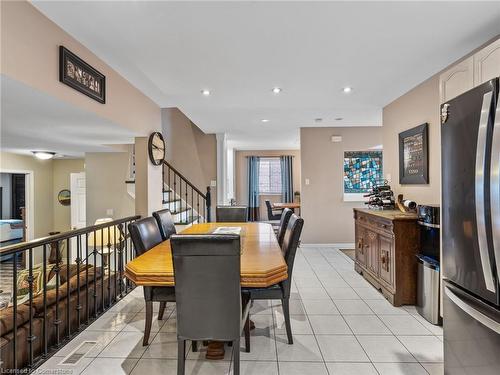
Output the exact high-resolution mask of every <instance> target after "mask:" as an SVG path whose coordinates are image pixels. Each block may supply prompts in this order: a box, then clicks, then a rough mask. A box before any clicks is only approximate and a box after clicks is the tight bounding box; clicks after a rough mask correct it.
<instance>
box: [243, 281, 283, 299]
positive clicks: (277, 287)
mask: <svg viewBox="0 0 500 375" xmlns="http://www.w3.org/2000/svg"><path fill="white" fill-rule="evenodd" d="M241 293H242V294H243V295H247V296H248V295H249V296H250V299H251V300H255V299H282V298H283V295H284V294H283V288H282V286H281V284H274V285H271V286H269V287H267V288H242V289H241Z"/></svg>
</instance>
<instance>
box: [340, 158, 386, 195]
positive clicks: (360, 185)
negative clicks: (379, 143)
mask: <svg viewBox="0 0 500 375" xmlns="http://www.w3.org/2000/svg"><path fill="white" fill-rule="evenodd" d="M382 183H383V174H382V151H345V152H344V200H347V201H350V200H354V201H361V200H364V199H363V197H362V196H363V194H366V193H368V192H370V191H371V189H372V188H373V187H374V186H376V185H380V184H382Z"/></svg>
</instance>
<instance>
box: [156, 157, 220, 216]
mask: <svg viewBox="0 0 500 375" xmlns="http://www.w3.org/2000/svg"><path fill="white" fill-rule="evenodd" d="M162 176H163V198H162V199H163V204H164V205H167V206H168V207H169V208H171V209H170V211H172V215H174V216H177V215H178V216H179V217H180V220H177V221H176V223H175V224H177V225H187V224H192V223H194V222H198V223H202V222H210V221H211V206H212V204H211V200H212V199H211V193H210V186H207V188H206V193H203V192H201V191H200V190H199V189H198V188H197V187H196V186H194V185H193V184H192V183H191V182H190V181H189V180H188V179H187V178H186V177H184V176H183V175H182V173H180V172H179V171H178V170H177V169H175V168H174V167H173V166H172V165H171V164H169V163H168V162H167V161H166V160H163V164H162ZM166 196H167V198H166ZM172 207H173V208H174V209H172Z"/></svg>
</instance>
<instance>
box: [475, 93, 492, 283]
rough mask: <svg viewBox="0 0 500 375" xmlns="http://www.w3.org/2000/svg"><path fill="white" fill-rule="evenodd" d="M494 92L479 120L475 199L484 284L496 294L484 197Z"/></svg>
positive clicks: (485, 96)
mask: <svg viewBox="0 0 500 375" xmlns="http://www.w3.org/2000/svg"><path fill="white" fill-rule="evenodd" d="M492 96H493V92H492V91H489V92H487V93H486V94H484V96H483V105H482V108H481V118H480V120H479V130H478V134H477V148H476V178H475V198H476V225H477V240H478V243H479V256H480V258H481V266H482V268H483V275H484V282H485V285H486V289H488V290H489V291H491V292H493V293H495V291H496V288H495V281H494V279H493V272H492V270H491V262H490V255H489V252H488V239H487V236H486V210H485V198H486V197H485V196H484V188H485V184H484V174H485V172H486V168H485V163H486V147H487V142H486V140H487V138H486V137H487V135H488V120H489V117H490V107H491V100H492Z"/></svg>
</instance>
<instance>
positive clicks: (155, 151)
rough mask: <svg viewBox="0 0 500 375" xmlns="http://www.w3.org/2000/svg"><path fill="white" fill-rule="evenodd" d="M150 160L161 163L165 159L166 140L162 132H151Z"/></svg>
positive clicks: (155, 163) (149, 144) (156, 163)
mask: <svg viewBox="0 0 500 375" xmlns="http://www.w3.org/2000/svg"><path fill="white" fill-rule="evenodd" d="M148 153H149V160H151V163H153V164H154V165H160V164H161V163H162V162H163V160H165V140H164V139H163V135H162V134H161V133H160V132H154V133H151V135H150V136H149V141H148Z"/></svg>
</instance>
